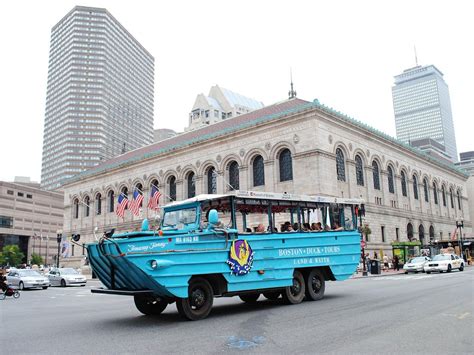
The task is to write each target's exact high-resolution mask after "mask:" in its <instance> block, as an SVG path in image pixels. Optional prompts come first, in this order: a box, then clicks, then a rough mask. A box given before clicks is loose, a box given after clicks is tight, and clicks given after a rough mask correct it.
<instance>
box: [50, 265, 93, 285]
mask: <svg viewBox="0 0 474 355" xmlns="http://www.w3.org/2000/svg"><path fill="white" fill-rule="evenodd" d="M46 276H47V277H48V279H49V282H50V283H51V286H61V287H66V286H72V285H80V286H85V285H86V282H87V280H86V277H85V276H84V275H82V274H81V273H80V272H78V271H77V270H75V269H73V268H69V267H65V268H60V269H53V270H50V271H49V272H48V273H47V274H46Z"/></svg>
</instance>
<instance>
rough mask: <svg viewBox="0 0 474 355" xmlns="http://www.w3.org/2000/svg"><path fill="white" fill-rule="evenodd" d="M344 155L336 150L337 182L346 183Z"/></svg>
mask: <svg viewBox="0 0 474 355" xmlns="http://www.w3.org/2000/svg"><path fill="white" fill-rule="evenodd" d="M344 160H345V159H344V153H343V152H342V150H341V148H337V149H336V171H337V179H338V180H339V181H346V166H345V163H344Z"/></svg>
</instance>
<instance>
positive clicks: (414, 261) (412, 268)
mask: <svg viewBox="0 0 474 355" xmlns="http://www.w3.org/2000/svg"><path fill="white" fill-rule="evenodd" d="M430 260H431V259H430V258H429V257H427V256H417V257H415V258H411V259H410V260H409V261H408V262H407V263H405V265H403V270H404V271H405V274H408V273H409V272H425V270H424V267H425V264H426V263H427V262H428V261H430Z"/></svg>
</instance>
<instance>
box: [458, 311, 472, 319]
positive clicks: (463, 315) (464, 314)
mask: <svg viewBox="0 0 474 355" xmlns="http://www.w3.org/2000/svg"><path fill="white" fill-rule="evenodd" d="M470 314H471V313H469V312H466V313H463V314H461V315H460V316H459V317H458V319H464V318H466V317H467V316H468V315H470Z"/></svg>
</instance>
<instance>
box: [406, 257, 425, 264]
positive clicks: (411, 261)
mask: <svg viewBox="0 0 474 355" xmlns="http://www.w3.org/2000/svg"><path fill="white" fill-rule="evenodd" d="M423 261H425V258H423V257H417V258H413V259H411V260H410V261H409V263H421V262H423Z"/></svg>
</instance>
